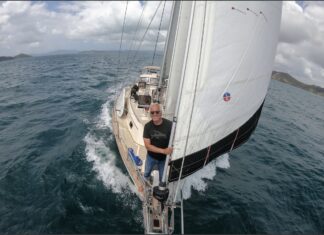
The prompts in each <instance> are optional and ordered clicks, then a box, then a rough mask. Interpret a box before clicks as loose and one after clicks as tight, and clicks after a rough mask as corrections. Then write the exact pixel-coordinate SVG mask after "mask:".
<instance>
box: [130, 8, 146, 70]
mask: <svg viewBox="0 0 324 235" xmlns="http://www.w3.org/2000/svg"><path fill="white" fill-rule="evenodd" d="M146 6H147V3H144V7H143V8H142V12H141V15H140V18H139V20H138V22H137V25H136V29H135V34H134V36H133V38H132V40H131V45H130V47H129V50H128V54H127V59H126V64H127V62H128V59H129V57H130V52H131V50H132V48H133V45H134V42H135V38H136V36H137V31H138V27H139V26H140V24H141V23H142V19H143V13H144V11H145V8H146Z"/></svg>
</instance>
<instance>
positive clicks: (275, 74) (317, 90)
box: [271, 71, 324, 96]
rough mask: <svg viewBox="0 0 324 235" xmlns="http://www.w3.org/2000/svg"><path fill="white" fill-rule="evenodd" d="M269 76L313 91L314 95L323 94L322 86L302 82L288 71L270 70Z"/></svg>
mask: <svg viewBox="0 0 324 235" xmlns="http://www.w3.org/2000/svg"><path fill="white" fill-rule="evenodd" d="M271 78H272V79H274V80H277V81H280V82H283V83H287V84H289V85H292V86H295V87H298V88H301V89H303V90H306V91H309V92H312V93H314V94H316V95H320V96H324V88H322V87H319V86H315V85H307V84H304V83H302V82H300V81H298V80H296V79H295V78H293V77H292V76H290V75H289V74H288V73H283V72H277V71H272V76H271Z"/></svg>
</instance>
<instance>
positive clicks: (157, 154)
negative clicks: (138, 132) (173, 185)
mask: <svg viewBox="0 0 324 235" xmlns="http://www.w3.org/2000/svg"><path fill="white" fill-rule="evenodd" d="M150 115H151V118H152V120H151V121H149V122H148V123H146V124H145V126H144V133H143V138H144V144H145V148H146V149H147V156H146V163H145V171H144V177H145V179H146V180H149V177H150V175H151V172H152V170H153V167H154V166H155V165H157V166H158V169H159V180H160V182H161V181H162V175H163V169H164V164H165V159H166V155H169V154H171V153H172V150H173V149H172V148H171V147H168V144H169V140H170V135H171V128H172V122H171V121H169V120H167V119H165V118H162V112H161V108H160V105H159V104H157V103H153V104H151V105H150Z"/></svg>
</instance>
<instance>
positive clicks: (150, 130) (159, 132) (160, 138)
mask: <svg viewBox="0 0 324 235" xmlns="http://www.w3.org/2000/svg"><path fill="white" fill-rule="evenodd" d="M162 120H163V121H162V123H161V125H154V123H153V121H152V120H151V121H150V122H148V123H146V124H145V126H144V133H143V137H144V138H146V139H150V140H151V144H152V145H154V146H156V147H159V148H167V147H168V144H169V140H170V135H171V128H172V122H171V121H169V120H167V119H165V118H162ZM147 152H148V154H149V155H150V156H151V157H152V158H154V159H156V160H164V159H165V157H166V155H164V154H161V153H154V152H151V151H147Z"/></svg>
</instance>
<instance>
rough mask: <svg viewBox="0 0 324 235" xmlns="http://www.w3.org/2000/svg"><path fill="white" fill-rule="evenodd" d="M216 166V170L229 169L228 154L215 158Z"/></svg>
mask: <svg viewBox="0 0 324 235" xmlns="http://www.w3.org/2000/svg"><path fill="white" fill-rule="evenodd" d="M216 166H217V167H218V168H223V169H228V168H230V163H229V155H228V153H226V154H224V155H222V156H220V157H218V158H216Z"/></svg>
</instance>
